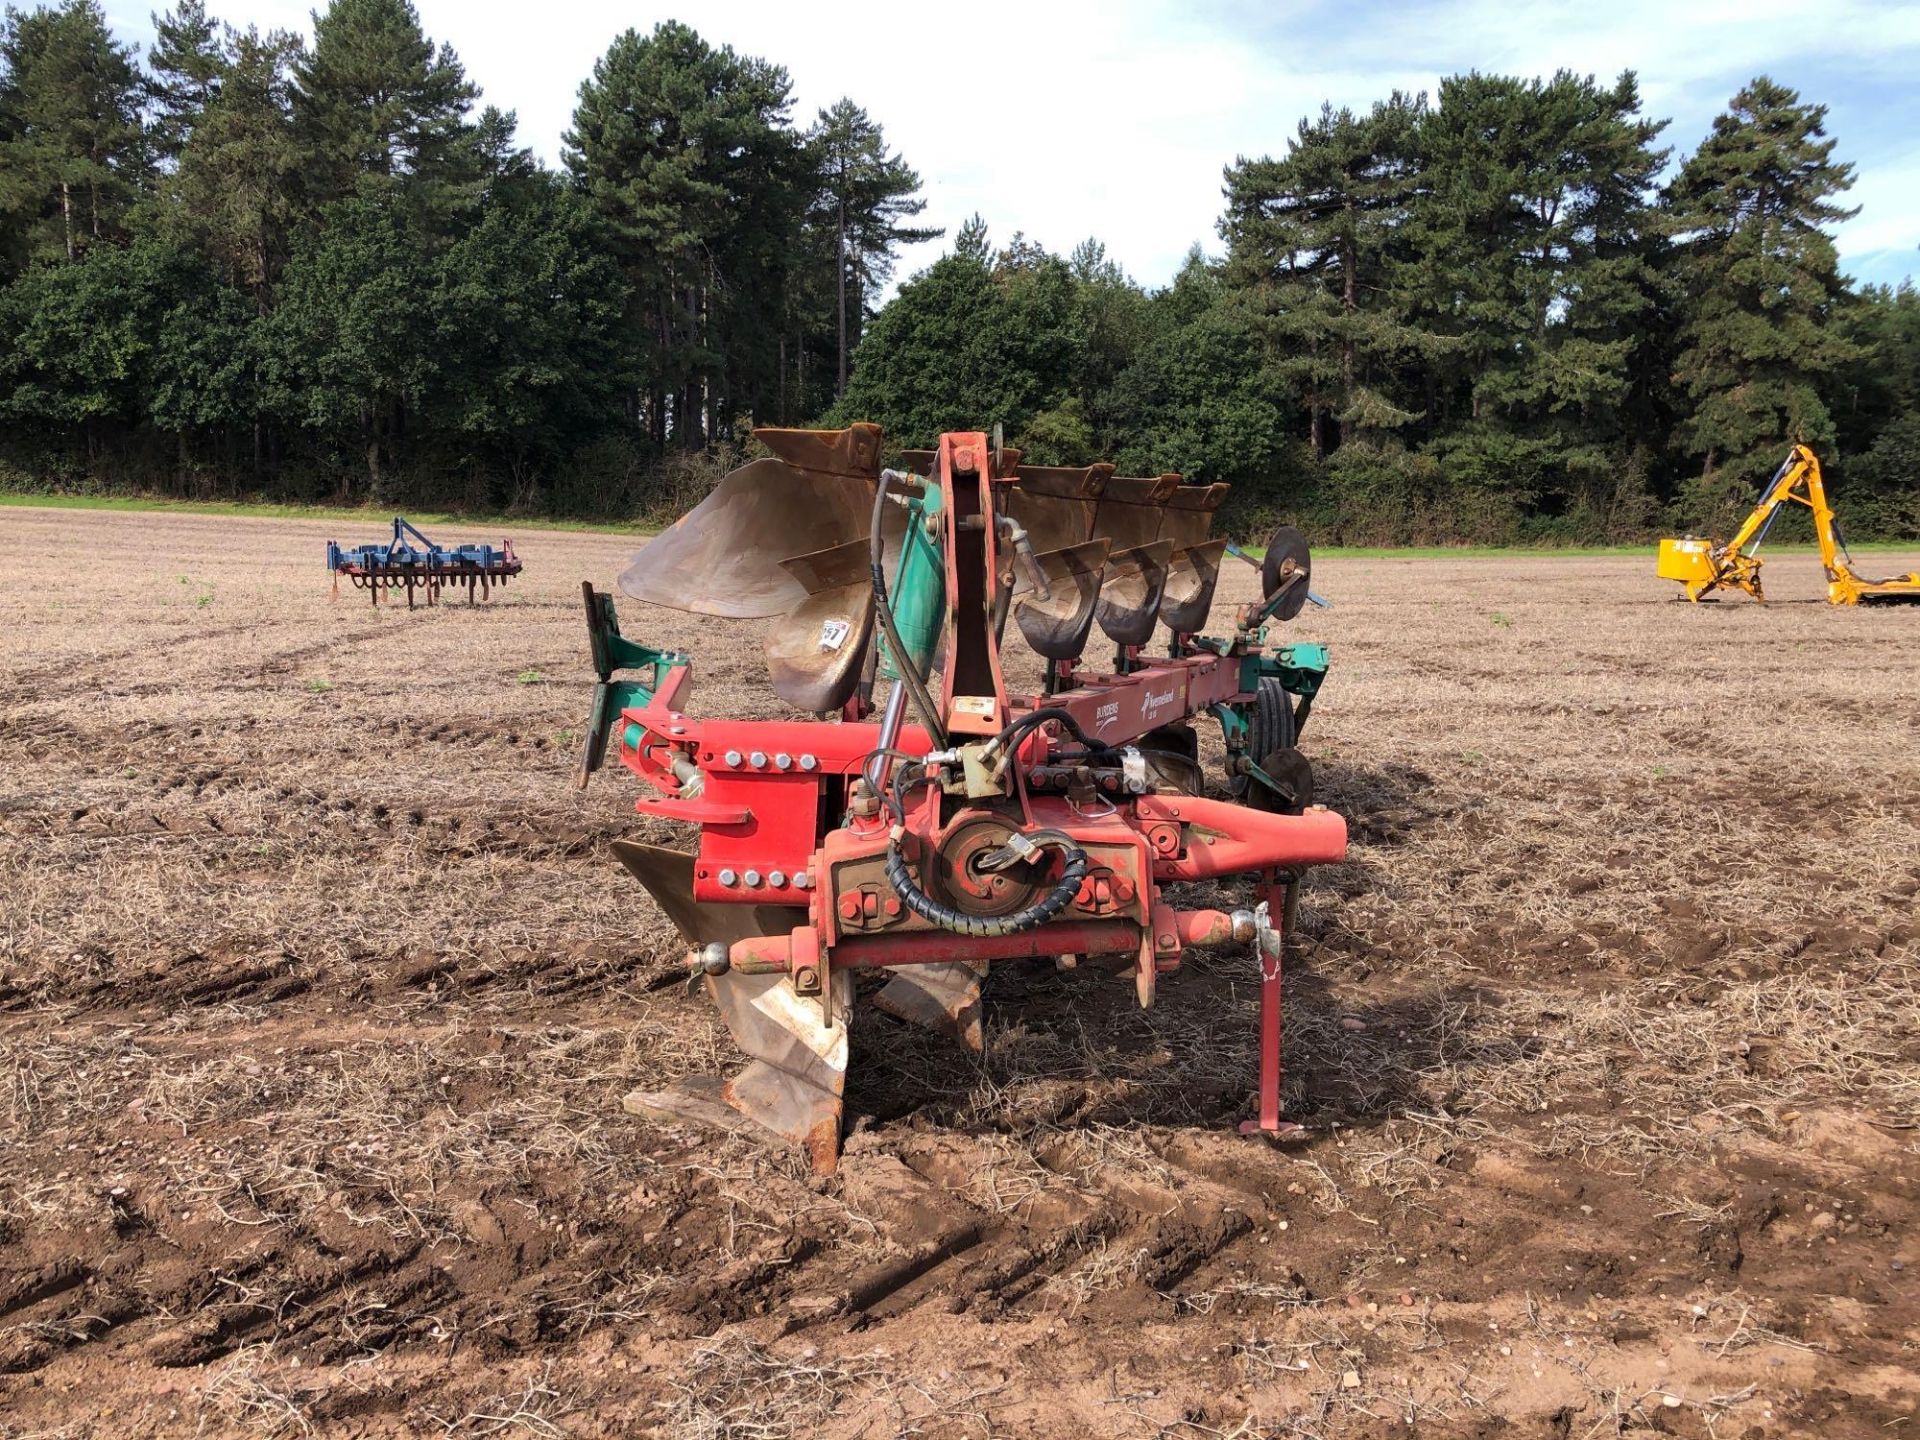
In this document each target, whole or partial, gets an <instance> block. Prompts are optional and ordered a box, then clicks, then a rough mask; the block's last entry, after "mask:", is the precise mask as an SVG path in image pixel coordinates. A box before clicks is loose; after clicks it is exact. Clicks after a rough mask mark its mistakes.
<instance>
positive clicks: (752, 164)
mask: <svg viewBox="0 0 1920 1440" xmlns="http://www.w3.org/2000/svg"><path fill="white" fill-rule="evenodd" d="M788 89H789V86H788V80H787V73H786V71H785V70H783V69H781V68H780V67H779V66H777V65H770V64H768V63H767V62H766V61H764V60H757V59H754V58H751V57H748V56H742V55H738V54H736V53H735V52H734V51H733V50H732V49H731V48H730V47H725V46H723V47H721V48H719V49H715V48H713V47H712V46H710V45H708V44H707V43H706V41H704V40H702V39H701V38H700V37H699V36H698V35H697V34H695V33H694V32H693V31H692V30H691V29H689V28H688V27H687V26H685V25H682V24H679V23H678V22H673V21H669V22H666V23H664V24H661V25H660V26H658V27H656V28H655V29H654V31H653V32H652V33H651V34H650V35H644V36H643V35H641V34H640V33H639V32H638V31H633V30H629V31H627V32H626V33H625V34H624V35H621V36H620V37H618V38H617V39H616V40H615V41H614V42H613V44H612V46H611V47H609V49H608V50H607V53H606V54H605V55H603V56H602V57H601V58H600V59H599V60H598V61H596V62H595V64H594V68H593V75H592V77H591V78H590V79H588V80H587V81H586V82H585V83H584V84H582V85H581V87H580V100H579V105H578V107H577V108H576V109H575V111H574V117H573V126H572V128H571V129H570V130H569V131H568V132H567V134H566V136H565V145H566V150H565V158H566V164H567V168H568V170H569V172H570V173H571V174H572V176H573V178H574V181H575V183H576V184H577V185H578V186H579V187H580V188H581V190H582V192H583V193H584V194H585V196H586V197H587V199H588V201H589V203H590V204H591V206H592V208H593V210H594V212H595V214H596V215H598V216H599V217H600V219H601V221H602V223H603V225H604V227H605V234H606V236H607V239H608V243H609V244H610V245H611V247H612V249H613V253H614V254H615V256H616V257H617V258H618V260H619V262H620V266H621V270H622V273H623V274H624V276H625V278H626V280H627V285H628V290H629V300H628V335H629V340H628V347H627V350H628V355H629V356H630V357H631V359H630V363H631V364H632V366H633V368H634V369H635V371H636V372H637V373H638V374H639V375H640V376H641V377H643V381H642V385H641V389H640V392H639V394H638V395H637V396H636V397H635V400H636V403H635V406H634V409H635V412H636V413H635V418H636V419H637V420H638V421H639V422H640V424H641V425H642V427H643V429H644V431H645V432H646V433H647V434H648V435H649V436H650V438H651V439H652V441H653V442H654V443H655V444H656V445H661V446H664V445H666V444H667V443H668V441H669V440H670V439H671V440H674V441H677V442H678V443H680V444H681V445H684V446H686V447H688V448H698V447H699V446H701V445H702V444H704V443H706V441H707V439H708V438H709V437H710V436H712V435H713V434H715V433H716V432H717V431H718V430H719V429H720V428H721V425H722V423H723V421H724V419H725V418H728V417H730V416H731V415H732V414H733V413H734V412H735V411H736V410H739V409H748V410H752V409H756V408H761V407H765V408H767V409H769V410H770V409H772V408H773V407H774V405H775V403H776V399H775V397H776V396H777V394H778V388H779V384H780V379H781V376H780V373H779V371H780V366H779V365H778V363H777V361H775V360H774V359H773V357H774V356H776V355H777V353H778V345H779V336H780V334H781V333H782V330H783V326H784V323H785V321H786V318H787V315H788V308H789V307H788V305H787V300H786V296H787V289H788V285H789V283H790V276H789V269H790V266H791V262H792V259H793V255H792V246H791V243H790V237H791V236H792V234H793V231H794V228H795V226H796V225H797V223H798V220H799V216H800V213H801V210H802V207H803V206H804V203H805V193H804V189H805V178H806V177H805V171H804V166H803V164H802V156H801V151H800V146H799V142H798V138H797V137H796V136H795V135H794V134H793V132H792V130H791V128H790V127H789V125H788V123H787V121H788V112H789V109H790V106H791V101H790V99H789V96H788Z"/></svg>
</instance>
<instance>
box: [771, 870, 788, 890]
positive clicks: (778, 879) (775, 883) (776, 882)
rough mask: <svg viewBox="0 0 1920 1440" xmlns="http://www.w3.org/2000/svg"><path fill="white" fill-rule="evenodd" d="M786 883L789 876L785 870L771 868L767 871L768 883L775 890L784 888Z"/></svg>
mask: <svg viewBox="0 0 1920 1440" xmlns="http://www.w3.org/2000/svg"><path fill="white" fill-rule="evenodd" d="M786 883H787V876H786V872H785V871H784V870H771V871H769V872H768V873H767V884H769V885H771V886H772V887H773V888H774V889H775V890H778V889H780V888H782V887H783V886H784V885H785V884H786Z"/></svg>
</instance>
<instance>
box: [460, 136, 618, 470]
mask: <svg viewBox="0 0 1920 1440" xmlns="http://www.w3.org/2000/svg"><path fill="white" fill-rule="evenodd" d="M435 272H436V274H435V280H434V289H433V297H432V308H433V327H434V328H433V341H434V345H435V348H436V350H437V351H438V353H439V354H440V355H441V356H443V357H444V358H443V360H442V362H441V364H440V365H439V367H438V372H437V374H436V377H435V380H436V385H435V400H434V404H433V410H434V413H433V417H432V418H433V419H434V420H435V421H437V422H438V424H439V426H440V427H441V428H442V429H444V430H446V431H448V432H450V433H451V434H452V435H454V436H456V437H458V439H459V440H460V442H461V443H462V444H463V446H464V447H465V448H467V449H468V451H469V452H470V454H475V453H477V456H478V458H479V459H480V460H481V461H482V462H483V468H484V466H485V465H487V464H491V465H492V467H493V468H494V469H496V470H504V472H505V474H506V476H507V478H508V480H509V481H510V489H509V490H508V491H507V493H506V494H504V495H502V496H500V497H499V498H500V499H502V500H504V501H506V502H507V503H509V504H513V505H516V506H535V505H537V504H538V503H539V501H540V499H541V496H540V492H539V482H540V480H541V478H542V476H543V475H545V476H547V477H548V478H550V477H551V474H552V472H553V470H554V469H555V468H556V467H557V466H558V465H559V464H560V463H561V462H562V461H563V460H564V458H565V456H566V454H567V452H568V449H569V446H570V444H571V443H572V441H573V440H574V438H575V437H576V436H578V435H580V434H583V433H591V431H592V430H593V429H594V428H595V427H596V426H597V425H598V424H600V423H601V421H602V417H603V416H604V415H605V414H606V412H607V411H608V409H609V408H610V407H611V406H613V405H614V404H616V403H617V397H618V390H619V381H620V368H619V340H620V334H619V324H620V315H621V311H622V308H623V298H624V297H623V294H622V284H621V280H620V272H619V268H618V266H616V265H615V264H614V263H613V260H612V259H611V258H610V257H609V256H607V255H605V254H604V253H602V252H600V251H599V250H598V249H597V248H596V247H595V245H594V234H593V224H592V217H591V216H590V214H589V213H588V211H587V208H586V205H585V204H584V202H583V201H582V200H581V199H580V198H579V197H578V196H576V195H575V194H574V193H573V192H572V191H571V190H570V189H569V188H567V187H566V186H564V185H563V183H562V182H561V181H559V180H558V179H556V178H555V177H553V176H551V175H548V174H544V173H541V174H535V175H526V176H521V177H518V178H517V179H516V180H514V181H513V182H511V183H508V184H505V185H502V186H501V187H500V188H499V193H498V194H497V195H496V198H495V202H494V203H493V204H490V205H489V206H488V207H487V210H486V213H485V214H484V216H483V217H482V218H481V219H480V221H479V223H477V224H476V225H474V226H473V227H472V228H471V229H470V230H469V231H468V232H467V233H466V234H465V235H463V236H461V237H460V239H459V240H458V241H456V242H455V243H454V244H453V245H452V246H451V247H449V249H448V250H447V251H446V253H445V254H444V255H442V256H440V257H439V258H438V260H437V262H436V264H435Z"/></svg>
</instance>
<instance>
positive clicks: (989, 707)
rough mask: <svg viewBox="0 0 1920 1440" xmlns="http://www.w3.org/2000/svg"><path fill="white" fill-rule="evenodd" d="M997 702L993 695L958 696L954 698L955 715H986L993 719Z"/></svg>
mask: <svg viewBox="0 0 1920 1440" xmlns="http://www.w3.org/2000/svg"><path fill="white" fill-rule="evenodd" d="M995 703H996V702H995V701H994V698H993V696H991V695H956V696H954V697H953V713H954V714H956V715H984V716H986V718H987V719H989V720H991V719H992V718H993V711H994V705H995Z"/></svg>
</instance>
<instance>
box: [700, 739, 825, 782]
mask: <svg viewBox="0 0 1920 1440" xmlns="http://www.w3.org/2000/svg"><path fill="white" fill-rule="evenodd" d="M675 733H676V734H677V733H679V732H677V731H676V732H675ZM721 758H722V759H724V760H725V761H726V762H727V764H728V765H729V766H733V767H735V768H737V767H739V766H740V765H743V764H744V765H751V766H752V767H753V768H754V769H755V770H764V769H766V768H767V752H766V751H764V750H755V751H754V752H753V753H752V754H750V755H742V754H741V753H740V752H739V751H738V750H729V751H727V753H726V754H725V755H724V756H722V757H721ZM799 763H800V768H801V769H802V770H805V771H808V772H812V771H815V770H818V769H819V768H820V757H819V756H817V755H802V756H801V757H800V761H799ZM793 766H794V758H793V756H791V755H789V754H788V753H787V752H786V751H784V750H782V751H780V752H779V754H777V755H775V756H774V757H773V768H774V769H776V770H791V769H793Z"/></svg>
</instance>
